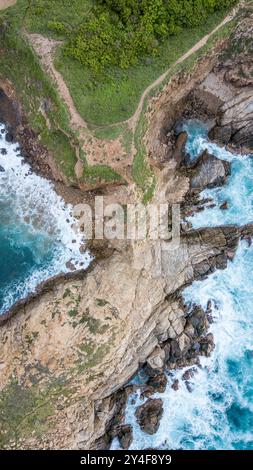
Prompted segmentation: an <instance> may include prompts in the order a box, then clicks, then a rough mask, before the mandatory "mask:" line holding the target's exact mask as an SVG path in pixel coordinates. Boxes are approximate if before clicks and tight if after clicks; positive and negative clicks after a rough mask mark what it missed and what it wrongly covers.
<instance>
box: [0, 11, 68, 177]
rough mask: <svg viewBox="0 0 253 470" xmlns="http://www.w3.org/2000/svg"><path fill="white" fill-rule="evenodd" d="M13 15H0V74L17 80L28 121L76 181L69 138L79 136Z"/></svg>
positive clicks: (66, 172)
mask: <svg viewBox="0 0 253 470" xmlns="http://www.w3.org/2000/svg"><path fill="white" fill-rule="evenodd" d="M11 10H12V9H11ZM11 10H10V11H11ZM8 11H9V10H8ZM10 19H11V20H13V16H11V17H10V18H9V16H8V15H4V14H2V15H0V26H1V28H0V31H1V32H0V41H1V42H0V47H1V53H0V77H2V78H5V79H6V78H8V79H9V80H10V81H11V82H12V83H13V84H14V86H15V89H16V92H17V94H18V96H19V99H20V101H21V103H22V105H23V108H24V111H25V114H26V116H27V119H28V122H29V125H30V126H31V128H32V129H33V130H34V131H35V132H36V133H37V134H38V135H39V136H40V142H41V144H42V145H44V146H45V147H46V148H47V149H48V150H49V151H50V152H52V155H53V157H54V158H55V160H56V162H57V165H58V168H59V170H60V172H61V173H62V175H63V177H65V179H66V180H67V182H69V183H73V182H74V181H75V174H74V165H75V163H76V157H75V151H74V149H73V147H72V145H71V144H70V139H71V140H73V141H74V140H75V139H76V137H75V135H74V134H73V133H72V131H71V129H70V126H69V114H68V111H67V109H66V107H65V105H64V104H63V103H62V101H61V99H60V98H59V95H58V92H57V90H56V87H55V85H54V83H53V82H52V80H51V79H50V77H49V76H48V75H47V74H45V73H44V71H43V70H42V69H41V66H40V64H39V61H38V58H37V57H36V55H35V54H34V52H33V50H32V49H31V47H30V46H29V44H28V42H27V41H26V39H25V38H24V37H23V36H22V34H21V32H20V30H19V29H18V28H20V27H21V23H20V21H19V23H17V20H15V21H14V20H13V21H12V22H11V23H10V21H9V20H10ZM67 136H69V137H70V138H68V137H67Z"/></svg>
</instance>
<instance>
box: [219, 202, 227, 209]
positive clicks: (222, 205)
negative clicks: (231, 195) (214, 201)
mask: <svg viewBox="0 0 253 470" xmlns="http://www.w3.org/2000/svg"><path fill="white" fill-rule="evenodd" d="M220 209H222V210H226V209H228V201H224V202H223V203H222V204H221V205H220Z"/></svg>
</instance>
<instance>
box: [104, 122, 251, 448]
mask: <svg viewBox="0 0 253 470" xmlns="http://www.w3.org/2000/svg"><path fill="white" fill-rule="evenodd" d="M193 130H194V129H193ZM194 131H195V132H196V129H195V130H194ZM202 131H203V129H202V128H201V134H202V133H203V132H202ZM197 134H198V133H197V132H196V137H195V138H191V148H188V151H189V150H191V151H193V152H197V153H201V152H202V151H203V150H205V149H208V151H209V152H210V153H211V154H213V155H215V156H217V157H218V158H222V159H226V160H228V161H231V162H232V175H231V177H230V179H229V182H228V183H227V185H226V186H225V187H223V188H220V189H213V190H210V191H209V190H208V191H205V192H204V193H203V196H211V197H212V198H213V199H214V200H215V202H223V201H224V198H226V199H227V198H228V200H229V204H230V208H229V209H228V210H225V211H222V210H219V209H206V210H205V211H204V212H202V213H200V214H196V216H194V217H193V218H191V222H192V223H193V225H194V227H200V226H208V225H220V224H223V223H246V222H250V221H252V219H253V207H252V189H253V166H252V160H251V158H250V157H248V156H237V155H233V154H232V153H231V152H228V151H227V150H225V149H223V148H221V147H219V146H218V145H215V144H211V143H210V142H209V141H208V140H207V139H206V138H205V137H203V135H201V136H200V137H198V135H197ZM191 137H192V136H191ZM193 156H194V155H193ZM219 198H220V199H219ZM252 265H253V246H251V247H249V246H248V244H247V243H246V242H240V245H239V248H238V250H237V254H236V257H235V259H234V260H233V261H230V262H229V264H228V267H227V269H226V270H224V271H216V272H215V273H213V274H211V275H210V276H209V277H208V278H207V279H205V280H203V281H195V282H194V283H193V284H192V285H191V286H189V287H188V288H186V289H185V291H184V298H185V301H186V302H187V303H188V304H191V303H196V304H199V305H201V306H202V307H203V308H206V306H207V303H208V301H209V300H210V299H212V301H213V302H212V304H213V306H214V305H215V307H214V308H213V319H214V322H213V324H212V325H211V328H210V331H211V332H212V333H213V335H214V340H215V345H216V347H215V350H214V352H213V353H212V356H211V357H210V358H203V357H202V358H201V367H200V368H198V371H197V372H196V374H195V375H194V377H193V378H191V379H190V386H191V389H192V392H189V390H188V388H187V386H186V384H185V382H184V381H183V380H182V375H183V373H184V371H185V370H186V369H183V370H177V371H176V372H174V373H173V374H172V375H168V385H167V388H166V390H165V392H164V393H163V394H160V393H157V394H155V395H154V397H159V398H162V399H163V407H164V413H163V416H162V419H161V423H160V426H159V429H158V431H157V433H156V434H154V435H151V436H150V435H148V434H146V433H144V432H142V431H141V429H140V427H139V425H138V424H137V423H136V419H135V411H136V408H137V406H139V405H140V404H142V403H143V402H144V401H143V400H142V399H141V398H140V394H139V393H136V394H135V396H131V397H130V398H129V401H128V405H127V409H126V419H125V422H126V423H129V424H132V426H133V430H134V438H133V442H132V445H131V448H132V449H144V448H150V447H151V448H157V449H181V448H183V449H203V450H207V449H217V450H218V449H227V450H228V449H253V404H252V397H253V341H252V331H253V315H252V305H253V289H252V285H253V275H252ZM175 379H178V380H179V390H178V391H175V390H173V389H172V388H171V385H172V383H173V382H174V380H175ZM133 399H134V400H135V401H134V402H133ZM112 448H114V449H118V448H119V442H118V440H117V439H114V441H113V443H112Z"/></svg>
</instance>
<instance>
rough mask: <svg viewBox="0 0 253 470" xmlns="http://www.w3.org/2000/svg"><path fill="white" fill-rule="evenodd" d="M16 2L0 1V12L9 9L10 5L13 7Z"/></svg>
mask: <svg viewBox="0 0 253 470" xmlns="http://www.w3.org/2000/svg"><path fill="white" fill-rule="evenodd" d="M16 1H17V0H0V10H4V9H5V8H8V7H11V5H14V4H15V3H16Z"/></svg>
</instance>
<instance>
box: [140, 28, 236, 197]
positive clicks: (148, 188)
mask: <svg viewBox="0 0 253 470" xmlns="http://www.w3.org/2000/svg"><path fill="white" fill-rule="evenodd" d="M234 24H235V20H234V21H231V22H230V23H228V24H226V25H225V26H223V27H222V28H221V29H219V30H218V31H217V32H216V33H215V34H214V35H213V36H211V37H210V39H209V40H208V41H207V43H206V44H205V45H204V46H203V47H202V48H201V49H199V50H198V51H197V52H195V53H194V54H192V55H191V56H189V57H188V58H187V59H186V60H185V61H184V62H182V63H181V64H179V65H176V66H174V67H172V69H171V70H170V72H169V73H168V75H167V77H166V78H165V80H164V81H163V82H162V83H161V84H160V85H158V86H157V87H156V88H154V89H153V90H152V91H151V92H150V94H149V96H147V97H146V100H145V103H144V107H143V113H142V115H141V117H140V120H139V122H138V125H137V128H136V132H135V147H136V149H137V153H136V156H135V159H134V162H133V169H132V173H133V178H134V181H135V182H136V184H137V186H138V187H139V188H140V189H141V190H142V193H143V203H144V204H146V203H147V202H148V201H150V200H151V199H152V196H153V194H154V190H155V177H154V175H153V174H152V172H151V169H150V167H149V164H148V162H147V158H146V149H145V147H144V144H143V136H144V135H145V132H146V131H147V122H146V118H145V111H146V109H147V104H148V101H149V98H150V97H151V96H154V95H156V94H157V93H158V92H159V91H161V90H162V89H163V87H164V85H166V83H168V82H169V80H170V79H171V77H172V76H173V75H175V74H177V73H181V72H182V71H184V72H189V71H190V70H191V68H192V67H193V66H194V65H195V64H196V62H197V60H198V58H200V57H202V56H203V55H204V54H206V53H208V52H209V51H210V50H211V49H212V47H213V46H214V45H215V44H216V42H217V41H218V40H220V39H225V38H226V37H228V36H229V35H230V33H231V30H232V29H233V26H234Z"/></svg>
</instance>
